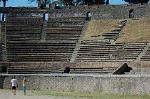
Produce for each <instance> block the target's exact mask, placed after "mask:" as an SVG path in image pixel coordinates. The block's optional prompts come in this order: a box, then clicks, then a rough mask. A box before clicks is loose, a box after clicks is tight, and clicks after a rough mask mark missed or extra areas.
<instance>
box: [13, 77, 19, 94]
mask: <svg viewBox="0 0 150 99" xmlns="http://www.w3.org/2000/svg"><path fill="white" fill-rule="evenodd" d="M17 87H18V83H17V79H16V78H15V77H13V78H12V79H11V89H12V92H13V94H14V95H16V89H17Z"/></svg>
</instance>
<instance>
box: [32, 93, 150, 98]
mask: <svg viewBox="0 0 150 99" xmlns="http://www.w3.org/2000/svg"><path fill="white" fill-rule="evenodd" d="M31 93H33V94H37V95H52V96H61V97H72V98H73V97H74V98H78V99H150V95H129V94H111V93H98V92H58V91H57V92H56V91H31Z"/></svg>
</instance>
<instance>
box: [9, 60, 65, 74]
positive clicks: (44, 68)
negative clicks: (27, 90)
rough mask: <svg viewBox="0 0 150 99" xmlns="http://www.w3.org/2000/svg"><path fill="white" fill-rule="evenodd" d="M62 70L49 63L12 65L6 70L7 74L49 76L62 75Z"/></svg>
mask: <svg viewBox="0 0 150 99" xmlns="http://www.w3.org/2000/svg"><path fill="white" fill-rule="evenodd" d="M63 71H64V69H63V68H61V67H58V66H52V64H51V63H47V64H45V63H36V62H34V63H12V66H9V67H8V68H7V72H8V74H50V73H63Z"/></svg>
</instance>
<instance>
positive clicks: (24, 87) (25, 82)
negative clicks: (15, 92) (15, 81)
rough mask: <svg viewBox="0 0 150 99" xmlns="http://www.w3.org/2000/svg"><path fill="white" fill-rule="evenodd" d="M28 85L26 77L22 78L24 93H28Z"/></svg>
mask: <svg viewBox="0 0 150 99" xmlns="http://www.w3.org/2000/svg"><path fill="white" fill-rule="evenodd" d="M26 85H27V80H26V78H25V77H24V79H23V80H22V87H23V92H24V95H26V90H27V88H26Z"/></svg>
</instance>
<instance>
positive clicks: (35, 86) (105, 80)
mask: <svg viewBox="0 0 150 99" xmlns="http://www.w3.org/2000/svg"><path fill="white" fill-rule="evenodd" d="M13 76H16V78H17V79H18V83H19V87H18V89H21V87H22V85H21V81H22V79H23V75H13ZM24 76H25V75H24ZM26 76H27V77H26V78H27V81H28V84H27V89H28V90H29V89H31V90H50V91H69V92H100V93H120V94H150V76H149V75H88V74H87V75H83V74H82V75H81V74H80V75H73V74H60V75H58V74H51V75H26ZM11 77H12V75H11V76H10V75H1V76H0V81H1V82H0V88H4V89H8V88H10V80H11Z"/></svg>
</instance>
